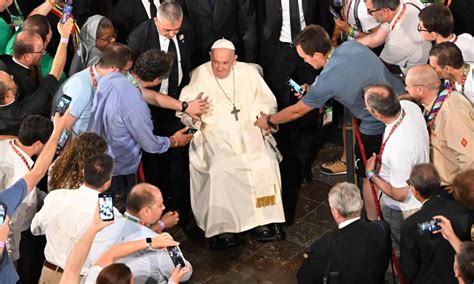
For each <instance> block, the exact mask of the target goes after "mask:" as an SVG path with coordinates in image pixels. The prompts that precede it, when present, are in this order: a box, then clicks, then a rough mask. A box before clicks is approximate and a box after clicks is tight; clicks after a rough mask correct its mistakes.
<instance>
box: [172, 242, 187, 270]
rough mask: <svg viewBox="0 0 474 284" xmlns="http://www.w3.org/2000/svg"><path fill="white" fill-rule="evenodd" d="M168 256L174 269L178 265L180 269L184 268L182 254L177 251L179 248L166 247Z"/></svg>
mask: <svg viewBox="0 0 474 284" xmlns="http://www.w3.org/2000/svg"><path fill="white" fill-rule="evenodd" d="M168 254H169V255H170V257H171V260H172V261H173V264H174V267H176V266H177V265H178V264H179V265H180V266H181V269H182V268H184V267H185V266H186V262H185V261H184V257H183V253H182V252H181V250H180V249H179V246H174V247H168Z"/></svg>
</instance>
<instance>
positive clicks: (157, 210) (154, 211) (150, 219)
mask: <svg viewBox="0 0 474 284" xmlns="http://www.w3.org/2000/svg"><path fill="white" fill-rule="evenodd" d="M153 199H154V202H153V203H152V204H151V205H150V206H149V207H148V208H149V210H148V214H147V215H146V216H143V217H142V221H144V222H145V223H146V224H155V223H156V222H158V220H160V218H161V214H163V210H165V205H164V203H163V196H162V195H161V192H160V191H159V190H156V191H155V190H154V191H153Z"/></svg>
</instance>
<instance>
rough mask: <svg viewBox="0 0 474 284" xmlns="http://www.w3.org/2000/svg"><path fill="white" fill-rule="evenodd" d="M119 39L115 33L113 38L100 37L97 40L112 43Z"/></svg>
mask: <svg viewBox="0 0 474 284" xmlns="http://www.w3.org/2000/svg"><path fill="white" fill-rule="evenodd" d="M116 38H117V33H114V34H113V35H111V36H108V37H99V38H97V39H98V40H103V41H106V42H112V41H113V40H115V39H116Z"/></svg>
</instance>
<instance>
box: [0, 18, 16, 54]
mask: <svg viewBox="0 0 474 284" xmlns="http://www.w3.org/2000/svg"><path fill="white" fill-rule="evenodd" d="M12 35H13V31H12V29H11V28H10V26H9V25H8V24H7V22H5V20H4V19H3V18H1V17H0V54H4V53H5V48H6V46H7V43H8V41H9V40H10V38H11V37H12Z"/></svg>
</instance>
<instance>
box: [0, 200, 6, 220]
mask: <svg viewBox="0 0 474 284" xmlns="http://www.w3.org/2000/svg"><path fill="white" fill-rule="evenodd" d="M6 216H7V205H6V204H5V203H3V202H0V224H3V222H5V217H6Z"/></svg>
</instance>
